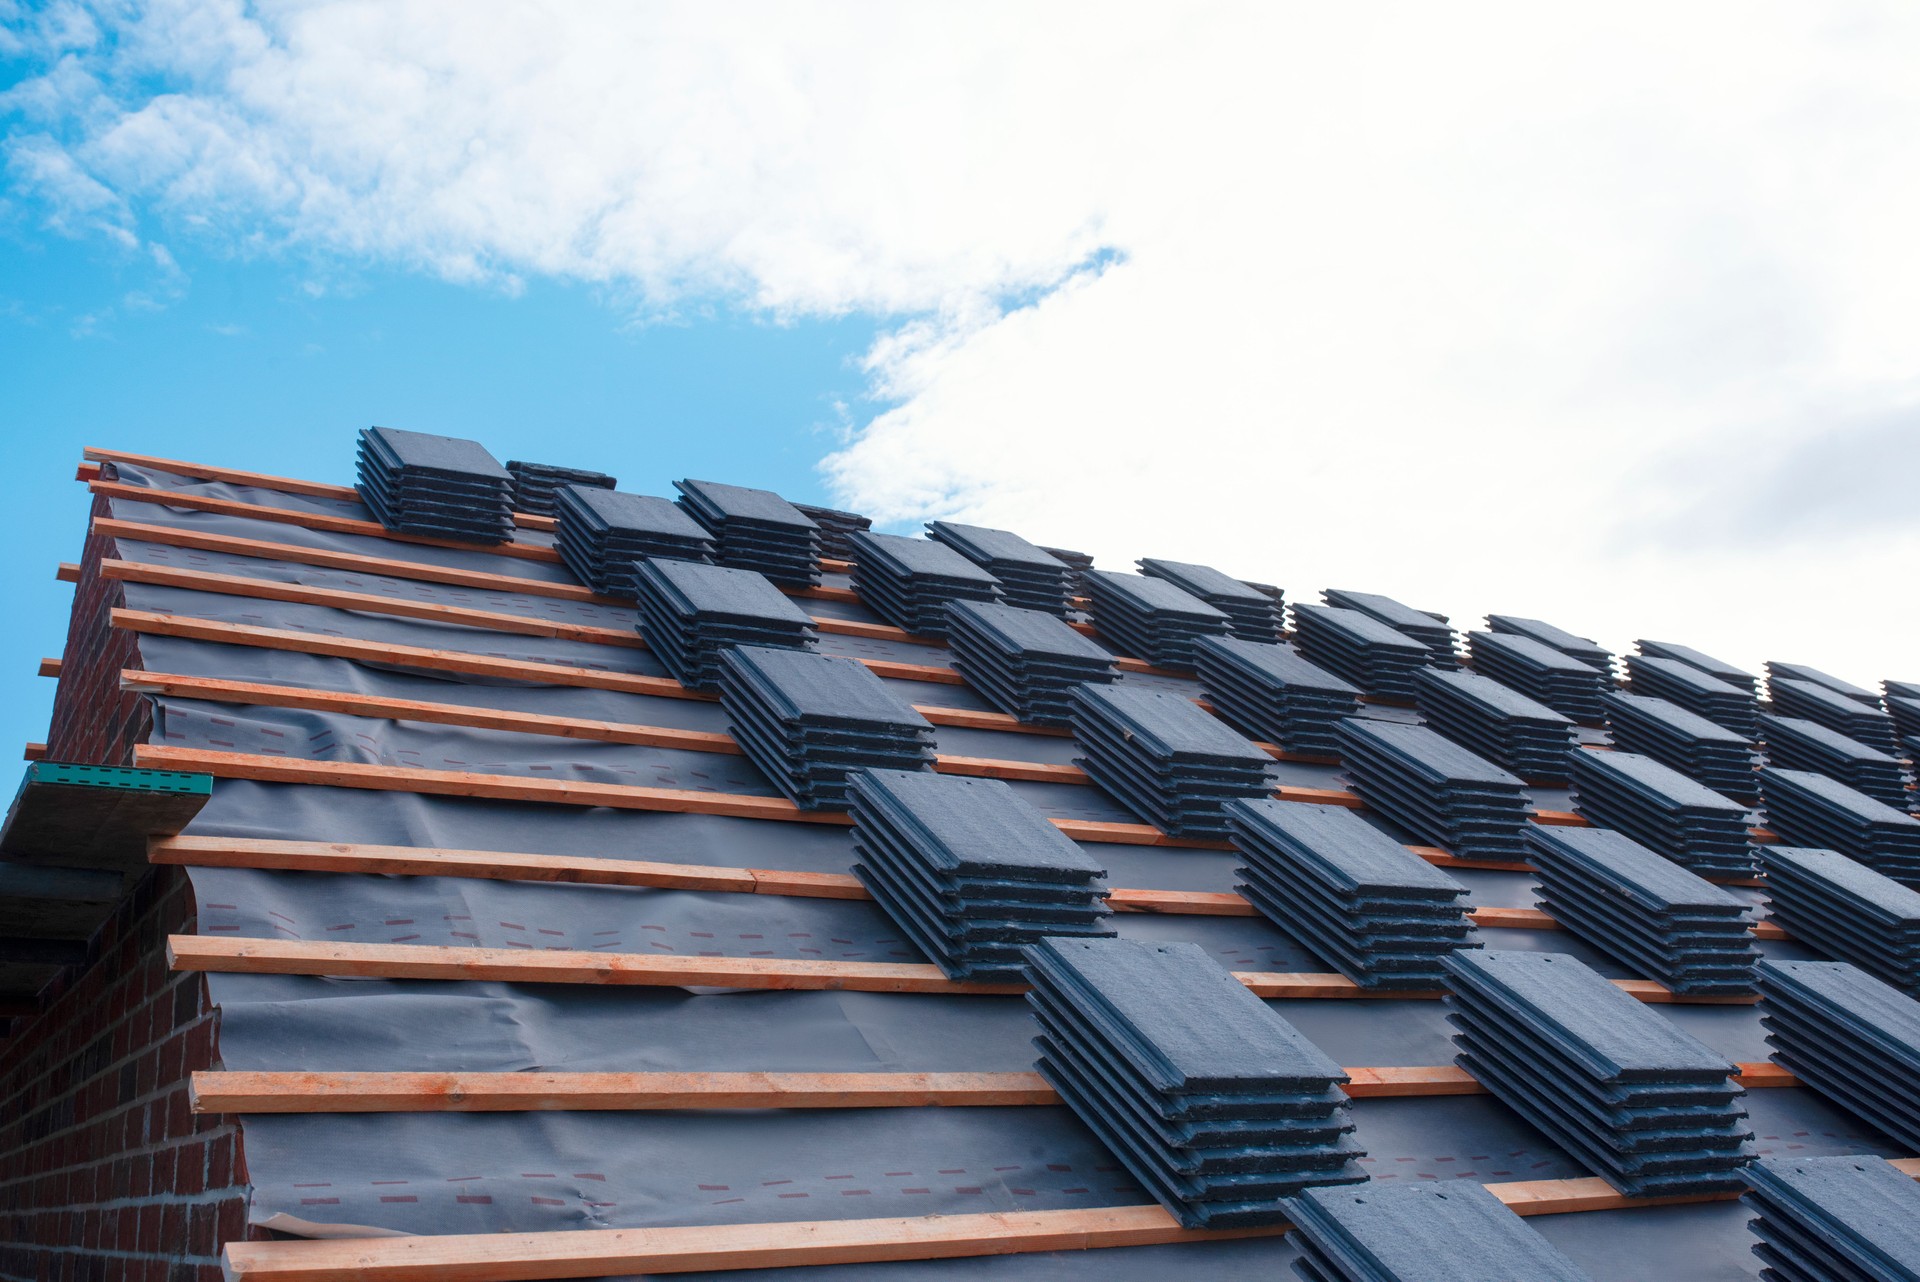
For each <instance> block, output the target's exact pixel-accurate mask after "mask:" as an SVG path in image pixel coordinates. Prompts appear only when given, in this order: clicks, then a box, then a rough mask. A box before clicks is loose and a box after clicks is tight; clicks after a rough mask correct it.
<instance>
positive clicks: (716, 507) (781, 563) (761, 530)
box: [673, 480, 820, 588]
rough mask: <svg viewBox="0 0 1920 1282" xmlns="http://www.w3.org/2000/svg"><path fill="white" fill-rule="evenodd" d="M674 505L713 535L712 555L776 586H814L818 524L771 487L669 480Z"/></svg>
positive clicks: (817, 569)
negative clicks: (674, 495) (675, 494)
mask: <svg viewBox="0 0 1920 1282" xmlns="http://www.w3.org/2000/svg"><path fill="white" fill-rule="evenodd" d="M673 488H674V489H676V490H679V491H680V506H681V507H683V508H685V509H686V511H687V514H688V515H689V516H691V517H692V518H693V519H694V520H696V521H698V522H699V523H700V524H701V525H702V526H704V527H705V528H706V530H707V532H708V534H709V535H711V536H712V538H713V544H714V556H715V559H716V560H718V561H719V562H720V564H722V565H730V566H732V567H733V568H734V569H736V570H754V571H757V572H758V573H761V574H764V575H766V576H767V577H768V578H769V579H772V580H773V581H774V582H775V583H778V584H780V585H781V586H782V587H790V588H811V587H818V586H819V585H820V527H819V526H817V525H815V524H814V523H813V522H812V521H810V520H808V519H807V517H806V516H804V515H803V514H802V513H801V511H800V509H799V508H796V507H795V506H794V505H793V504H791V503H789V502H787V501H786V500H785V499H783V498H781V497H780V496H779V495H778V494H775V493H773V492H772V491H771V490H755V489H750V488H748V487H746V486H741V485H722V484H720V483H719V482H717V481H692V480H688V481H675V482H674V483H673Z"/></svg>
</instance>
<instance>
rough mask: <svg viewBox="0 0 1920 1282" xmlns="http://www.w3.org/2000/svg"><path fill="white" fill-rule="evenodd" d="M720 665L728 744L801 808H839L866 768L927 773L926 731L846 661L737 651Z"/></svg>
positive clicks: (929, 737) (724, 654)
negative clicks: (855, 775)
mask: <svg viewBox="0 0 1920 1282" xmlns="http://www.w3.org/2000/svg"><path fill="white" fill-rule="evenodd" d="M720 661H721V664H722V665H723V669H724V670H723V671H722V673H721V677H720V706H721V707H723V708H725V709H726V712H727V717H728V720H729V721H730V722H731V724H732V729H733V737H734V739H735V740H736V741H737V742H738V743H739V744H740V747H741V748H742V749H743V750H744V751H745V752H746V754H747V756H748V757H749V758H750V759H751V760H752V761H753V763H754V764H755V765H756V766H759V767H760V769H761V770H762V771H763V772H765V774H766V775H767V777H768V778H769V779H771V780H772V781H773V783H774V786H775V787H777V788H779V789H780V791H781V792H783V793H785V794H786V795H787V796H788V797H789V798H791V799H792V801H793V802H794V804H796V805H798V806H800V807H801V808H802V809H806V810H818V809H821V808H823V807H831V808H834V809H839V810H844V809H846V805H847V776H848V775H849V774H850V773H852V772H853V771H855V770H859V769H861V768H863V767H870V768H876V769H883V770H884V769H895V770H928V769H931V768H932V766H933V726H932V725H931V724H930V723H929V722H928V721H927V719H926V718H925V717H922V716H921V715H920V714H919V713H918V712H915V711H914V710H913V709H912V708H911V707H909V706H908V705H907V704H905V703H903V702H901V700H900V699H899V697H898V696H896V695H894V694H893V693H892V692H891V691H889V690H888V689H887V688H886V686H885V684H884V683H883V682H882V681H881V680H880V678H879V677H876V676H874V675H873V673H871V672H869V671H868V670H867V669H866V668H865V667H864V666H863V665H861V664H860V663H858V662H856V661H855V660H853V659H843V658H839V657H838V656H834V655H825V654H810V653H807V652H805V651H800V650H763V649H758V648H756V647H752V646H736V647H731V648H729V649H726V650H723V651H721V656H720Z"/></svg>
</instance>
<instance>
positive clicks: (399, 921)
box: [380, 917, 413, 926]
mask: <svg viewBox="0 0 1920 1282" xmlns="http://www.w3.org/2000/svg"><path fill="white" fill-rule="evenodd" d="M380 924H381V925H383V926H411V925H413V918H411V917H389V918H387V919H386V920H385V921H383V922H381V923H380Z"/></svg>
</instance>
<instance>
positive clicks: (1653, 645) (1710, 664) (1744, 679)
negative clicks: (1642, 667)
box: [1634, 640, 1760, 699]
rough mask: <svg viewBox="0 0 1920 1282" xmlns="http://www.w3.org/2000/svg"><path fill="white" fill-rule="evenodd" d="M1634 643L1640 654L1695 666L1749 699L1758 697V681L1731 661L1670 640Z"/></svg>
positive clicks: (1691, 666)
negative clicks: (1741, 692) (1728, 661)
mask: <svg viewBox="0 0 1920 1282" xmlns="http://www.w3.org/2000/svg"><path fill="white" fill-rule="evenodd" d="M1634 645H1635V646H1636V647H1637V648H1638V649H1639V651H1640V653H1641V654H1644V655H1649V656H1651V657H1653V658H1657V659H1671V660H1673V661H1674V662H1676V663H1684V664H1686V665H1687V666H1688V667H1690V668H1697V669H1699V670H1700V671H1701V672H1704V673H1706V674H1707V675H1708V676H1710V677H1712V678H1713V679H1714V680H1716V681H1718V682H1720V683H1721V684H1722V685H1730V686H1732V687H1733V688H1734V689H1736V690H1740V691H1743V692H1744V693H1745V694H1746V696H1747V697H1748V698H1749V699H1757V698H1759V697H1760V682H1759V680H1758V679H1757V678H1756V677H1755V676H1754V675H1753V674H1752V673H1751V672H1748V671H1746V670H1745V669H1744V668H1736V667H1734V666H1733V665H1732V664H1731V663H1727V662H1726V661H1724V660H1721V659H1716V658H1714V657H1713V656H1712V655H1710V654H1702V653H1701V652H1700V651H1698V650H1696V649H1694V648H1693V647H1692V646H1690V645H1677V644H1675V643H1674V642H1672V641H1646V640H1641V641H1636V642H1634Z"/></svg>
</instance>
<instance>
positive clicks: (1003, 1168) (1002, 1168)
mask: <svg viewBox="0 0 1920 1282" xmlns="http://www.w3.org/2000/svg"><path fill="white" fill-rule="evenodd" d="M993 1169H994V1170H996V1171H1017V1170H1019V1169H1020V1168H1019V1167H1017V1166H996V1167H994V1168H993Z"/></svg>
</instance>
